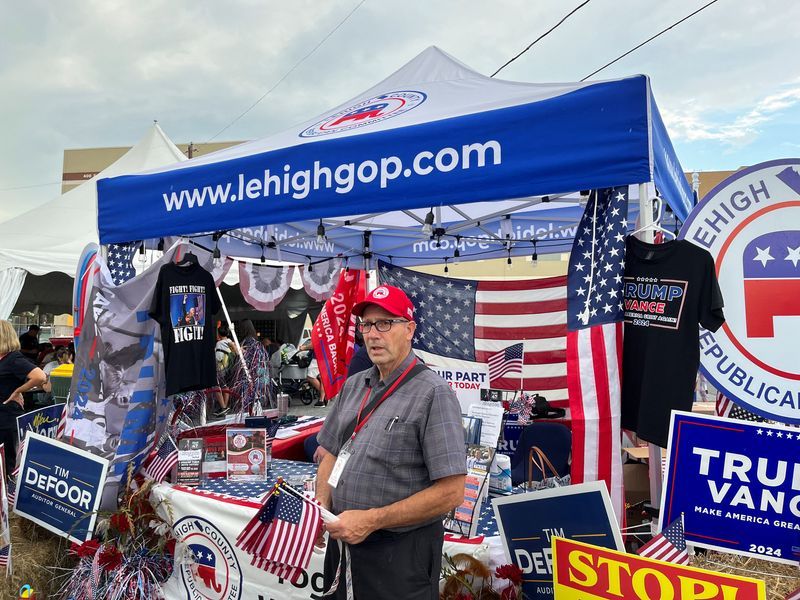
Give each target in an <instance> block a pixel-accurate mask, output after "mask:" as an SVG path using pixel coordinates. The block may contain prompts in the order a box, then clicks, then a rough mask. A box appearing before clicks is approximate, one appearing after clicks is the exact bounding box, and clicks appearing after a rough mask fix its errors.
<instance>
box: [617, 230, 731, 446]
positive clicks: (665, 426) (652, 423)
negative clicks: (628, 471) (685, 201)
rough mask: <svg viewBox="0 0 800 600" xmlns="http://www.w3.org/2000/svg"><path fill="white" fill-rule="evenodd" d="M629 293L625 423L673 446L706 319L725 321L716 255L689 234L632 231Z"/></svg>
mask: <svg viewBox="0 0 800 600" xmlns="http://www.w3.org/2000/svg"><path fill="white" fill-rule="evenodd" d="M623 297H624V303H625V335H624V338H623V347H622V427H623V428H625V429H628V430H630V431H634V432H636V434H637V435H638V436H639V437H640V438H642V439H643V440H646V441H648V442H652V443H654V444H657V445H659V446H661V447H666V446H667V438H668V436H669V422H670V414H671V413H672V411H673V410H691V409H692V401H693V398H694V387H695V379H696V377H697V369H698V367H699V366H700V342H699V338H700V326H701V325H702V326H703V327H704V328H705V329H708V330H709V331H716V330H717V329H719V328H720V326H721V325H722V324H723V323H724V322H725V317H724V315H723V313H722V307H723V301H722V292H720V289H719V283H718V282H717V275H716V271H715V269H714V259H713V258H712V257H711V255H710V254H709V253H708V252H707V251H706V250H704V249H703V248H700V247H698V246H695V245H694V244H692V243H691V242H688V241H686V240H672V241H669V242H665V243H663V244H648V243H646V242H642V241H641V240H638V239H636V238H634V237H629V238H628V239H627V243H626V254H625V281H624V291H623Z"/></svg>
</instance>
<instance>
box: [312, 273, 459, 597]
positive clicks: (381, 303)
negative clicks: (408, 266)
mask: <svg viewBox="0 0 800 600" xmlns="http://www.w3.org/2000/svg"><path fill="white" fill-rule="evenodd" d="M353 313H354V314H355V315H356V316H359V317H360V318H361V321H360V322H359V323H358V329H359V330H360V331H361V332H362V333H363V334H364V341H365V343H366V346H367V351H368V353H369V357H370V359H372V362H373V363H374V366H373V367H372V368H370V369H368V370H366V371H362V372H361V373H357V374H356V375H354V376H353V377H350V378H348V379H347V381H346V382H345V384H344V387H343V388H342V391H341V393H340V394H339V399H338V400H337V401H336V403H335V404H334V406H333V409H332V410H331V412H330V413H329V414H328V416H327V418H326V419H325V424H324V425H323V426H322V430H321V431H320V433H319V435H318V436H317V439H318V441H319V443H320V445H321V446H323V447H324V448H325V450H326V451H327V453H326V454H325V455H324V457H323V458H322V463H321V464H320V466H319V470H318V473H317V488H316V496H317V499H318V501H319V502H320V504H321V505H322V506H324V507H325V508H328V509H330V510H332V511H333V512H334V513H335V514H337V515H338V516H339V520H338V521H336V522H333V523H327V524H326V525H325V528H326V529H327V531H328V533H329V534H330V538H331V540H340V541H342V542H344V543H346V544H347V546H348V548H349V551H350V557H351V561H350V564H349V565H348V566H350V567H351V569H350V570H351V572H352V592H353V594H354V597H355V599H356V600H372V599H373V598H388V597H392V598H403V599H405V600H423V599H425V600H437V599H438V598H439V572H440V569H441V562H442V543H443V534H444V529H443V526H442V517H443V515H445V514H447V513H448V512H449V511H451V510H453V509H454V508H455V507H456V506H458V505H459V504H461V502H462V501H463V500H464V475H465V473H466V454H465V449H464V426H463V424H462V420H461V407H460V406H459V403H458V400H457V398H456V396H455V393H454V392H453V391H452V390H451V389H450V386H449V385H448V384H447V382H445V381H444V380H443V379H442V378H441V377H439V376H438V375H436V373H434V372H433V371H431V370H430V369H428V368H426V367H424V366H420V365H419V361H417V358H416V357H415V356H414V353H413V352H412V351H411V340H412V339H413V337H414V331H415V329H416V324H415V323H414V305H413V304H412V303H411V301H410V300H409V299H408V296H406V294H405V293H404V292H403V291H402V290H401V289H399V288H396V287H393V286H388V285H381V286H379V287H377V288H375V289H374V290H373V291H372V292H371V293H370V294H369V295H368V296H367V298H366V300H364V301H363V302H360V303H358V304H356V306H355V307H354V308H353ZM401 378H402V379H401ZM365 403H366V404H365ZM362 410H363V412H362ZM337 462H339V465H338V466H337V473H339V475H335V476H333V477H332V473H333V472H334V465H335V464H336V463H337ZM340 566H341V565H340V560H339V545H338V544H334V543H332V542H331V541H329V542H328V548H327V552H326V555H325V587H328V585H330V584H331V583H332V581H333V578H334V576H335V575H336V574H337V573H339V567H340ZM344 577H345V575H344V573H342V574H341V576H340V581H339V586H338V588H337V590H336V598H339V599H343V598H346V597H347V589H346V587H347V586H346V585H345V580H344Z"/></svg>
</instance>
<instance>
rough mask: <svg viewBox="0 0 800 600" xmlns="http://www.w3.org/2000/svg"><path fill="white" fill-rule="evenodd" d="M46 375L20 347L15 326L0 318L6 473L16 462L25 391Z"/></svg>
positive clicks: (0, 431) (0, 424)
mask: <svg viewBox="0 0 800 600" xmlns="http://www.w3.org/2000/svg"><path fill="white" fill-rule="evenodd" d="M46 381H47V376H46V375H45V374H44V371H42V370H41V369H40V368H39V367H37V366H36V365H34V364H33V363H32V362H31V361H30V360H28V359H27V358H25V356H23V355H22V353H21V352H20V351H19V338H18V337H17V332H16V331H14V326H13V325H11V323H9V322H8V321H1V320H0V402H2V404H0V443H2V444H4V446H3V448H4V450H5V459H6V473H11V472H12V471H14V469H15V468H16V465H17V417H18V416H19V415H21V414H22V413H23V412H24V410H23V406H24V404H25V400H24V399H23V397H22V394H23V393H24V392H27V391H29V390H32V389H33V388H35V387H39V386H42V385H44V383H45V382H46Z"/></svg>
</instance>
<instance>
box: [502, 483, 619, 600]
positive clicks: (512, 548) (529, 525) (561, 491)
mask: <svg viewBox="0 0 800 600" xmlns="http://www.w3.org/2000/svg"><path fill="white" fill-rule="evenodd" d="M492 505H493V508H494V514H495V518H496V520H497V525H498V528H499V530H500V539H501V540H502V542H503V549H504V550H505V552H506V558H507V559H508V560H509V561H512V562H513V563H514V564H516V565H517V566H518V567H519V568H520V569H522V578H523V590H522V591H523V592H524V593H525V597H526V598H528V599H529V600H534V599H544V598H548V599H551V598H553V553H552V542H551V537H553V536H558V537H563V538H568V539H572V540H578V541H583V542H588V543H591V544H594V545H596V546H601V547H603V548H610V549H612V550H619V551H621V552H624V551H625V546H624V545H623V543H622V536H621V535H620V532H619V527H618V526H617V519H616V517H615V516H614V510H613V509H612V508H611V500H610V499H609V497H608V491H607V490H606V486H605V484H604V483H603V482H602V481H592V482H589V483H581V484H576V485H570V486H566V487H563V488H555V489H550V490H542V491H538V492H528V493H526V494H516V495H514V496H508V497H506V498H495V499H494V500H492Z"/></svg>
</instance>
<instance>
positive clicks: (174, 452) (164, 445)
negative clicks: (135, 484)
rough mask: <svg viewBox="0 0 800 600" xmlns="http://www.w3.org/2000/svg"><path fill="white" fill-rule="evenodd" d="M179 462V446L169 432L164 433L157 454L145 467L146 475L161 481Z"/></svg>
mask: <svg viewBox="0 0 800 600" xmlns="http://www.w3.org/2000/svg"><path fill="white" fill-rule="evenodd" d="M177 463H178V447H177V446H176V445H175V442H173V441H172V438H171V437H170V435H169V434H164V436H163V437H162V438H161V443H160V444H159V446H158V450H157V451H156V454H155V456H154V457H153V458H152V460H151V461H150V463H149V464H148V465H147V466H146V467H145V470H144V472H145V475H146V476H148V477H150V478H151V479H155V480H156V481H157V482H159V483H161V482H162V481H164V479H166V477H167V475H169V473H170V471H172V467H174V466H175V465H176V464H177Z"/></svg>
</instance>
